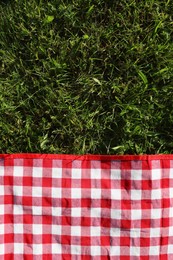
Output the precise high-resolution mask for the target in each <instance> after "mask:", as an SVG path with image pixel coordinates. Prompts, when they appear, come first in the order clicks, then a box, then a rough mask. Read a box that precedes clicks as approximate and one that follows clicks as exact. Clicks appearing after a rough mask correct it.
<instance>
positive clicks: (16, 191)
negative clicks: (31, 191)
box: [13, 186, 23, 196]
mask: <svg viewBox="0 0 173 260" xmlns="http://www.w3.org/2000/svg"><path fill="white" fill-rule="evenodd" d="M13 194H14V196H23V187H22V186H13Z"/></svg>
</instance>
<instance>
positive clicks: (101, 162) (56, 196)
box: [0, 154, 173, 260]
mask: <svg viewBox="0 0 173 260" xmlns="http://www.w3.org/2000/svg"><path fill="white" fill-rule="evenodd" d="M0 259H5V260H8V259H9V260H12V259H14V260H18V259H19V260H21V259H25V260H31V259H34V260H40V259H43V260H48V259H53V260H58V259H63V260H70V259H72V260H90V259H94V260H106V259H111V260H114V259H115V260H118V259H121V260H128V259H129V260H130V259H132V260H138V259H142V260H150V259H151V260H166V259H170V260H171V259H173V155H160V156H159V155H158V156H99V155H95V156H94V155H85V156H75V155H39V154H15V155H0Z"/></svg>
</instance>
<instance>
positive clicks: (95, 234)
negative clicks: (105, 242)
mask: <svg viewBox="0 0 173 260" xmlns="http://www.w3.org/2000/svg"><path fill="white" fill-rule="evenodd" d="M100 234H101V227H99V226H98V227H93V226H92V227H91V237H98V236H100Z"/></svg>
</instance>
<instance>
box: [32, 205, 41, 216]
mask: <svg viewBox="0 0 173 260" xmlns="http://www.w3.org/2000/svg"><path fill="white" fill-rule="evenodd" d="M42 209H43V208H42V207H41V206H32V214H33V215H36V216H42Z"/></svg>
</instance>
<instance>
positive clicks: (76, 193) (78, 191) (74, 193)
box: [71, 188, 81, 199]
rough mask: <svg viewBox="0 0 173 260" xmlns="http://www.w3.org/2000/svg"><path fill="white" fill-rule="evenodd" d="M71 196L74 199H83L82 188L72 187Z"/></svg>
mask: <svg viewBox="0 0 173 260" xmlns="http://www.w3.org/2000/svg"><path fill="white" fill-rule="evenodd" d="M71 197H72V199H81V189H79V188H72V189H71Z"/></svg>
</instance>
